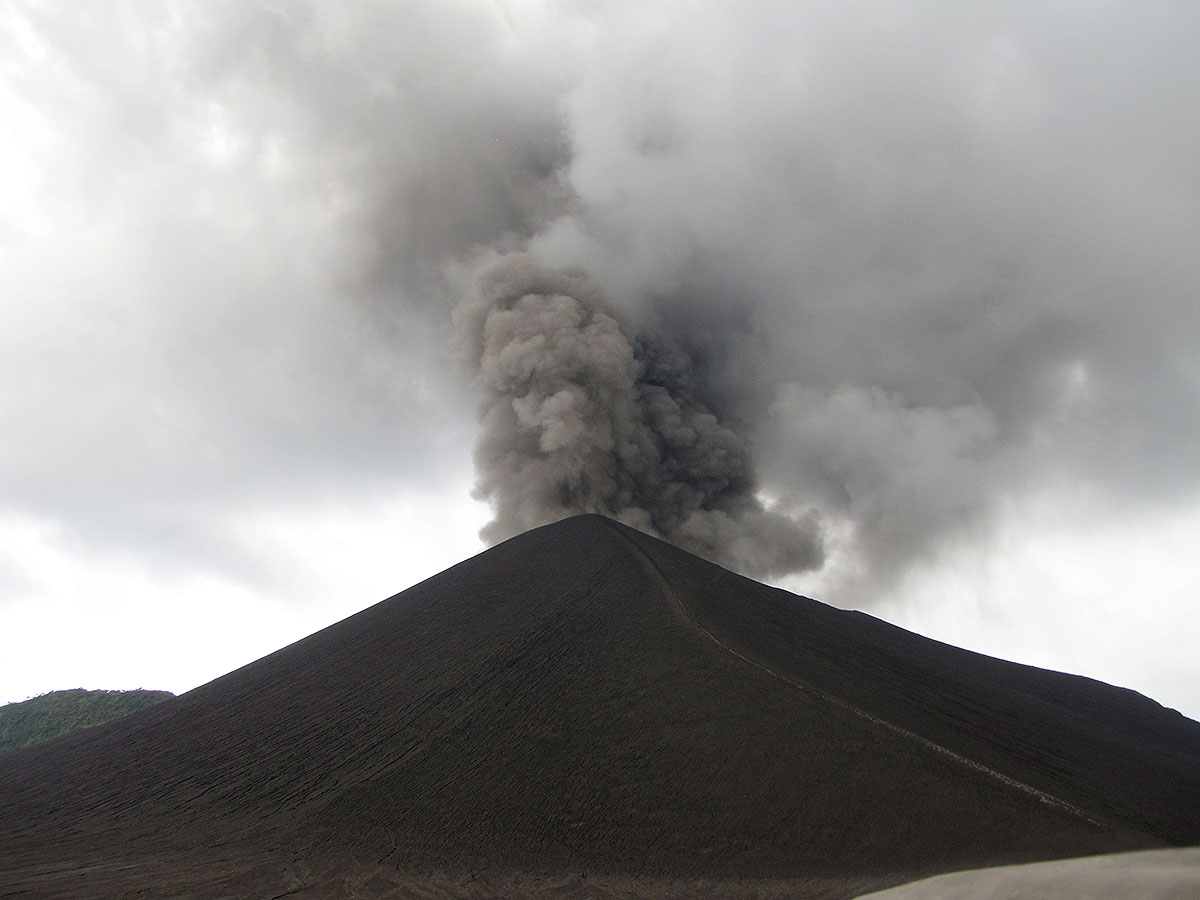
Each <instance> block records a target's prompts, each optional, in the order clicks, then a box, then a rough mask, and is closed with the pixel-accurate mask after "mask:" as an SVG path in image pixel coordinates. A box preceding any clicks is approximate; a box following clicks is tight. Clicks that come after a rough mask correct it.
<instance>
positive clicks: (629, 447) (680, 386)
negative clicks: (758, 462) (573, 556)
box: [456, 256, 823, 578]
mask: <svg viewBox="0 0 1200 900" xmlns="http://www.w3.org/2000/svg"><path fill="white" fill-rule="evenodd" d="M456 322H457V324H458V327H459V332H460V336H461V339H462V352H463V358H464V361H465V363H466V365H467V366H468V368H469V371H470V373H471V376H472V379H473V380H474V383H475V384H476V386H477V387H478V388H479V390H480V391H481V392H482V395H483V397H482V401H481V403H480V407H479V420H480V424H481V426H482V433H481V434H480V437H479V441H478V443H477V445H476V447H475V467H476V471H477V474H478V481H477V484H476V489H475V494H476V496H477V497H479V498H480V499H486V500H488V501H490V502H491V504H492V507H493V509H494V511H495V518H494V519H493V520H492V522H491V523H490V524H488V525H487V526H486V527H485V528H484V529H483V532H482V537H483V538H484V540H486V541H487V542H489V543H496V542H497V541H501V540H504V539H506V538H509V537H512V536H513V535H516V534H520V533H521V532H523V531H526V530H528V529H530V528H534V527H536V526H538V525H545V524H547V523H550V522H554V521H557V520H559V519H562V518H565V517H567V516H571V515H575V514H576V513H584V512H594V513H601V514H603V515H606V516H610V517H612V518H615V519H619V520H620V521H622V522H625V523H627V524H629V525H632V526H633V527H635V528H639V529H641V530H643V531H646V532H648V533H650V534H655V535H658V536H660V537H662V538H664V539H665V540H668V541H670V542H671V543H673V544H676V545H677V546H679V547H682V548H684V549H685V550H689V551H691V552H693V553H697V554H699V555H701V556H704V557H707V558H709V559H712V560H714V561H716V562H719V563H721V564H723V565H727V566H729V567H730V568H733V569H736V570H738V571H741V572H744V573H745V574H748V575H751V576H754V577H759V578H764V577H774V576H780V575H785V574H788V573H791V572H798V571H801V570H805V569H812V568H816V567H817V566H819V565H820V564H821V562H822V560H823V551H822V542H821V535H820V531H819V529H818V527H817V525H816V522H815V520H813V519H806V520H803V521H796V520H795V519H792V518H789V517H787V516H784V515H781V514H778V513H776V512H772V511H769V510H767V509H766V508H764V506H763V504H762V502H761V501H760V500H759V499H758V497H757V496H756V494H755V491H756V482H755V478H754V472H753V466H752V464H751V460H750V453H749V449H748V447H747V445H746V442H745V441H744V440H743V439H742V438H741V437H740V436H739V435H737V434H735V433H734V432H733V431H731V430H730V429H729V428H727V427H726V426H725V425H723V424H722V423H721V422H719V421H718V420H717V418H716V416H714V415H713V414H712V413H710V412H709V411H708V409H707V408H706V407H705V406H704V404H703V403H701V402H700V401H699V400H698V399H697V397H696V396H695V392H694V391H693V384H692V378H693V374H692V370H691V365H690V362H689V361H688V360H687V358H686V357H685V356H684V355H683V354H682V353H681V352H680V351H679V350H678V349H676V348H675V347H674V346H673V345H672V344H671V343H670V341H669V340H667V339H665V338H663V337H661V336H651V335H639V334H638V333H637V330H636V329H635V327H634V326H633V324H632V320H631V318H630V317H629V315H627V314H626V313H625V312H624V311H623V310H622V309H621V308H620V307H618V306H617V305H616V304H615V303H614V302H613V301H612V300H611V299H609V298H608V297H607V296H606V295H605V294H604V292H603V291H602V290H601V289H600V288H599V286H597V285H596V284H595V283H594V282H592V281H591V280H590V279H589V278H588V277H587V276H586V275H584V274H583V273H582V272H578V271H574V270H557V269H548V268H545V267H543V266H541V265H539V264H538V263H537V262H535V261H534V260H532V259H531V258H529V257H527V256H509V257H506V258H504V259H502V260H501V261H500V262H498V263H497V264H495V265H493V266H492V267H490V268H489V269H487V270H486V271H484V272H483V273H482V274H481V275H480V277H479V279H478V283H477V297H476V298H475V300H474V302H472V303H470V304H467V305H464V306H463V307H461V308H460V309H459V310H458V312H457V314H456Z"/></svg>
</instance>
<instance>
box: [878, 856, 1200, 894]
mask: <svg viewBox="0 0 1200 900" xmlns="http://www.w3.org/2000/svg"><path fill="white" fill-rule="evenodd" d="M868 898H870V900H1197V898H1200V847H1188V848H1185V849H1172V850H1144V851H1141V852H1138V853H1113V854H1109V855H1107V856H1089V857H1084V858H1082V859H1065V860H1055V861H1053V862H1043V863H1030V864H1028V865H1023V866H1001V867H999V868H995V869H976V870H974V871H970V872H954V873H951V874H949V875H938V876H936V877H934V878H926V879H924V880H922V881H914V882H912V883H911V884H905V885H901V886H900V887H895V888H891V889H889V890H886V891H878V892H876V893H873V894H865V895H863V897H861V898H860V900H868Z"/></svg>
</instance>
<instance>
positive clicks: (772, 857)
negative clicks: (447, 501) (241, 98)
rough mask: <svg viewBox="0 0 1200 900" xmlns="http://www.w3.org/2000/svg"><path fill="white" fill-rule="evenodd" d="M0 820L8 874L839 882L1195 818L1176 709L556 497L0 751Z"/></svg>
mask: <svg viewBox="0 0 1200 900" xmlns="http://www.w3.org/2000/svg"><path fill="white" fill-rule="evenodd" d="M0 835H3V839H2V840H0V895H5V894H6V893H7V894H12V895H14V896H21V897H30V898H41V897H44V898H50V897H61V898H76V897H78V898H83V897H86V898H88V900H100V898H108V897H111V898H119V897H128V896H134V895H142V896H188V897H191V898H193V900H209V898H212V900H215V898H227V897H231V896H283V895H285V894H286V895H288V896H295V897H305V898H310V900H315V898H318V897H355V898H369V897H380V898H382V897H388V896H423V897H456V898H462V897H469V898H473V900H475V898H484V897H494V896H506V897H526V896H528V897H533V896H536V897H539V898H565V897H574V898H578V897H582V896H592V897H595V898H610V897H627V898H634V897H639V898H647V897H655V898H659V900H673V898H683V897H707V898H718V897H719V898H735V897H736V898H745V897H750V896H756V897H759V898H767V897H772V898H773V897H779V898H782V897H788V898H792V900H798V898H805V900H817V898H820V900H844V898H849V897H854V896H857V895H858V894H861V893H863V892H865V891H868V890H874V889H878V888H883V887H887V886H891V885H895V884H898V883H901V882H905V881H910V880H912V879H914V878H919V877H923V876H927V875H932V874H936V873H941V872H948V871H952V870H955V869H964V868H972V867H979V866H989V865H1004V864H1009V863H1016V862H1028V861H1033V860H1041V859H1053V858H1064V857H1071V856H1084V855H1089V854H1097V853H1107V852H1116V851H1122V850H1134V849H1142V848H1156V847H1163V846H1167V845H1170V844H1195V843H1200V724H1198V723H1196V722H1192V721H1190V720H1187V719H1185V718H1183V717H1182V716H1180V715H1179V714H1178V713H1175V712H1173V711H1170V710H1165V709H1163V708H1162V707H1161V706H1159V705H1158V704H1156V703H1154V702H1153V701H1151V700H1148V699H1146V698H1145V697H1141V696H1139V695H1137V694H1134V693H1133V692H1131V691H1124V690H1119V689H1117V688H1113V687H1110V686H1108V685H1104V684H1100V683H1098V682H1095V681H1090V680H1088V679H1085V678H1076V677H1073V676H1068V675H1062V674H1059V673H1053V672H1046V671H1042V670H1038V669H1032V668H1030V667H1027V666H1018V665H1014V664H1012V663H1005V662H1002V661H999V660H995V659H991V658H988V657H984V656H980V655H979V654H975V653H969V652H967V651H964V650H957V649H954V648H952V647H948V646H947V645H945V644H940V643H938V642H936V641H931V640H928V639H925V638H921V637H919V636H917V635H914V634H912V633H910V632H907V631H904V630H902V629H899V628H895V627H893V626H890V625H887V624H886V623H883V622H880V621H879V620H877V619H873V618H871V617H869V616H865V615H863V614H861V613H855V612H846V611H843V610H838V609H834V608H832V607H829V606H826V605H824V604H822V603H818V602H816V601H814V600H809V599H806V598H804V597H797V596H795V595H793V594H789V593H786V592H784V591H780V590H776V589H774V588H770V587H766V586H764V585H761V584H758V583H757V582H754V581H751V580H749V579H746V578H742V577H740V576H737V575H734V574H733V573H730V572H728V571H727V570H724V569H722V568H720V567H718V566H715V565H713V564H711V563H708V562H705V561H704V560H701V559H698V558H697V557H695V556H691V555H690V554H687V553H684V552H683V551H680V550H678V549H676V548H673V547H671V546H669V545H667V544H665V543H663V542H661V541H658V540H655V539H653V538H649V537H647V536H645V535H642V534H640V533H638V532H635V531H633V530H631V529H629V528H626V527H624V526H621V525H618V524H617V523H615V522H612V521H609V520H607V519H603V518H601V517H598V516H582V517H577V518H572V519H568V520H565V521H562V522H559V523H557V524H555V525H550V526H547V527H545V528H541V529H537V530H535V531H531V532H527V533H526V534H524V535H521V536H519V537H517V538H514V539H512V540H511V541H508V542H506V543H504V544H501V545H499V546H497V547H494V548H492V549H491V550H488V551H486V552H485V553H482V554H480V555H479V556H476V557H475V558H473V559H470V560H468V561H466V562H464V563H462V564H460V565H458V566H455V567H453V568H451V569H448V570H446V571H445V572H443V573H441V574H440V575H437V576H434V577H433V578H431V579H429V580H428V581H425V582H423V583H422V584H419V585H417V586H415V587H413V588H410V589H409V590H407V591H405V592H404V593H401V594H398V595H396V596H395V597H392V598H390V599H388V600H385V601H383V602H382V603H379V604H377V605H375V606H373V607H370V608H369V609H366V610H364V611H363V612H361V613H359V614H357V615H355V616H351V617H350V618H348V619H346V620H344V621H342V622H340V623H338V624H336V625H333V626H330V627H329V628H326V629H323V630H322V631H319V632H317V633H316V634H313V635H311V636H310V637H308V638H306V639H304V640H302V641H299V642H297V643H295V644H293V645H291V646H290V647H287V648H284V649H283V650H280V651H278V652H277V653H273V654H271V655H270V656H267V657H264V658H263V659H261V660H259V661H257V662H255V663H252V664H250V665H248V666H245V667H244V668H242V669H239V670H237V671H235V672H232V673H230V674H229V675H226V676H224V677H223V678H219V679H217V680H216V681H214V682H212V683H210V684H208V685H205V686H204V687H201V688H198V689H196V690H194V691H190V692H188V693H186V694H184V695H182V696H181V697H179V698H177V699H176V700H173V701H172V702H170V703H163V704H160V705H158V706H155V707H153V708H151V709H148V710H146V711H144V712H143V713H141V714H139V715H136V716H132V717H129V718H127V719H123V720H121V721H118V722H112V723H109V724H108V725H103V726H100V727H99V728H95V729H91V730H89V731H85V732H79V733H76V734H73V735H68V736H66V737H64V738H62V739H60V740H56V741H53V742H50V743H48V744H43V745H40V746H35V747H26V748H23V749H20V750H16V751H13V752H11V753H8V754H4V755H0ZM64 847H69V850H70V855H69V856H64ZM81 873H86V874H85V875H83V874H81ZM585 879H586V880H585Z"/></svg>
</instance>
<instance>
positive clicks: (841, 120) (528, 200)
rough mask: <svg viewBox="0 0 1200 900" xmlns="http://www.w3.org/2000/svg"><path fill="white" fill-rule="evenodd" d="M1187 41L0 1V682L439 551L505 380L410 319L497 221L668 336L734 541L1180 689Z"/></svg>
mask: <svg viewBox="0 0 1200 900" xmlns="http://www.w3.org/2000/svg"><path fill="white" fill-rule="evenodd" d="M1198 37H1200V7H1197V6H1195V5H1194V4H1191V3H1183V2H1167V0H1162V2H1156V0H1136V2H1135V0H1129V2H1119V0H1113V2H1105V3H1093V2H1066V0H1046V2H1038V3H1015V2H1012V0H1007V2H995V3H992V2H972V3H942V2H934V0H929V2H910V3H897V2H894V0H878V2H853V0H850V2H843V3H837V4H828V3H816V2H787V3H784V2H764V0H739V2H737V3H734V2H708V3H694V2H684V0H656V2H653V3H647V4H629V3H618V2H604V0H563V2H559V3H554V2H548V0H547V2H542V0H406V2H404V3H391V2H383V0H378V2H370V0H351V2H345V0H343V2H339V3H336V4H335V3H312V2H308V3H305V2H270V3H258V2H250V0H228V2H226V0H203V2H200V0H196V2H182V0H178V2H172V0H165V2H150V0H146V2H140V0H135V2H118V0H95V2H89V3H86V4H79V3H70V2H65V0H63V2H54V0H10V2H8V3H6V4H4V5H3V6H2V7H0V109H2V110H3V112H4V116H3V125H2V126H0V197H3V198H4V202H3V203H2V204H0V279H2V281H0V284H2V287H0V701H5V700H20V699H24V698H25V697H27V696H30V695H33V694H37V693H41V692H44V691H48V690H54V689H60V688H68V687H76V686H84V687H92V688H131V687H147V688H165V689H168V690H172V691H176V692H179V691H183V690H186V689H189V688H191V687H195V686H196V685H198V684H200V683H203V682H205V681H207V680H209V679H211V678H214V677H216V676H218V675H221V674H223V673H224V672H226V671H228V670H230V669H232V668H235V667H237V666H239V665H242V664H244V663H246V662H249V661H251V660H252V659H254V658H256V657H258V656H261V655H263V654H264V653H267V652H270V651H271V650H274V649H277V648H278V647H280V646H282V645H284V644H286V643H288V642H290V641H292V640H295V639H297V638H299V637H302V636H304V635H305V634H307V633H309V632H311V631H313V630H315V629H316V628H319V627H322V626H324V625H326V624H330V623H332V622H334V621H336V620H338V619H340V618H343V617H344V616H346V615H348V614H350V613H353V612H355V611H357V610H358V609H361V608H363V607H365V606H367V605H369V604H370V603H373V602H375V601H377V600H380V599H383V598H384V597H386V596H388V595H390V594H392V593H395V592H396V591H398V590H401V589H403V588H405V587H408V586H409V585H411V584H413V583H415V582H416V581H418V580H420V579H421V578H424V577H426V576H428V575H431V574H434V573H435V572H437V571H439V570H441V569H442V568H445V567H446V566H448V565H450V564H452V563H454V562H457V561H459V560H461V559H463V558H465V557H467V556H469V555H471V554H473V553H475V552H478V551H479V550H481V549H482V548H483V543H482V542H481V540H480V538H479V536H478V535H479V532H480V529H481V528H483V527H484V526H485V525H486V524H487V523H488V522H489V520H490V519H491V518H492V512H491V510H490V509H489V507H488V505H487V504H486V503H482V502H479V501H477V500H473V499H472V496H471V489H472V485H473V484H474V482H475V479H476V473H475V471H474V468H473V462H472V449H473V447H474V445H475V443H476V441H477V439H478V434H479V432H480V426H479V424H478V422H477V418H476V413H477V408H478V407H479V404H480V401H481V397H482V398H483V399H484V400H485V401H486V402H487V403H489V404H492V405H493V406H494V405H495V404H496V403H497V402H499V403H500V405H501V406H503V405H504V404H505V403H508V401H507V400H505V399H503V396H501V395H499V394H497V393H495V388H494V385H491V383H490V382H489V383H486V384H485V383H484V382H483V381H481V376H480V375H479V374H478V373H474V374H473V373H472V372H471V371H470V369H469V368H468V367H466V366H465V365H464V364H463V355H464V354H463V344H464V341H467V342H469V340H470V338H469V336H466V335H463V334H458V333H456V327H457V328H460V329H461V328H463V327H464V326H463V322H464V320H465V318H469V316H465V315H464V312H463V311H464V310H470V309H472V308H476V307H478V304H479V303H481V302H485V301H486V297H485V298H483V299H482V300H481V298H480V296H479V295H478V294H477V293H476V288H475V283H476V278H477V277H478V275H479V273H480V272H483V271H485V270H488V269H489V267H495V266H496V265H498V264H499V265H500V266H505V265H511V264H512V263H511V260H512V259H514V258H516V257H513V256H512V254H517V253H524V254H529V256H528V259H532V260H534V261H536V265H537V266H541V267H544V269H542V270H539V271H545V272H549V273H551V275H549V276H547V277H549V278H550V279H551V280H553V279H555V278H560V277H565V276H561V275H556V274H553V273H556V272H559V271H560V270H563V269H565V268H567V267H575V268H578V269H581V270H583V271H584V272H586V273H587V278H588V284H591V285H595V286H596V290H600V291H603V293H604V295H605V297H606V298H607V299H605V300H604V301H603V305H604V308H605V309H609V308H612V309H617V310H620V312H618V313H614V315H616V316H617V318H618V319H620V320H621V321H623V322H627V323H628V324H627V325H626V326H622V327H624V328H626V330H627V332H628V334H629V335H630V336H631V337H630V341H631V342H633V343H637V342H638V341H642V340H643V338H641V337H637V335H653V336H654V340H655V341H660V340H661V341H662V342H664V343H663V345H664V346H667V345H669V346H670V347H671V348H673V349H672V351H671V352H672V353H675V354H682V356H679V358H680V359H683V360H684V361H685V362H686V368H687V371H688V372H689V373H690V374H689V378H690V381H689V384H688V387H687V390H686V395H687V398H688V400H687V404H693V405H692V406H688V405H687V404H684V406H685V407H687V408H689V409H691V408H695V409H703V410H704V411H706V414H707V413H708V412H711V413H712V415H713V416H714V417H715V420H716V421H717V422H718V423H719V427H718V426H714V427H715V428H718V431H717V433H718V434H719V435H720V436H721V437H722V440H724V439H725V436H726V435H727V434H728V435H736V436H737V437H736V440H737V441H739V442H742V443H740V444H739V446H741V447H744V448H745V449H744V454H745V455H746V456H747V458H750V459H752V462H753V467H754V469H755V470H756V472H757V482H756V483H757V496H756V498H752V502H753V504H755V509H756V510H757V511H758V512H756V513H755V514H756V515H759V514H760V513H761V515H763V516H769V517H771V519H770V521H771V522H774V523H778V522H782V521H784V520H791V521H792V522H793V523H796V528H799V529H801V530H802V531H803V532H804V534H806V535H808V538H812V540H814V541H818V542H819V544H820V546H821V547H822V548H823V555H822V554H814V553H813V552H810V551H811V550H812V546H814V545H813V544H812V543H811V541H810V543H808V544H805V545H804V546H805V547H806V548H807V549H806V551H805V553H804V554H802V556H803V558H804V560H805V564H804V565H802V566H798V567H797V570H796V571H794V572H793V573H792V574H778V573H776V574H775V575H774V576H773V577H774V578H775V580H776V581H777V582H778V583H781V584H783V585H784V586H786V587H789V588H791V589H794V590H797V591H800V592H803V593H808V594H811V595H813V596H816V597H818V598H819V599H823V600H825V601H827V602H830V603H833V604H835V605H839V606H844V607H855V608H861V609H865V610H867V611H869V612H872V613H874V614H876V615H879V616H882V617H884V618H887V619H889V620H890V621H893V622H896V623H897V624H900V625H903V626H905V627H908V628H911V629H913V630H917V631H920V632H922V633H925V634H928V635H930V636H933V637H937V638H939V639H943V640H948V641H950V642H952V643H956V644H959V645H962V646H967V647H970V648H972V649H978V650H981V651H983V652H987V653H990V654H993V655H997V656H1003V657H1006V658H1011V659H1017V660H1020V661H1023V662H1030V663H1033V664H1037V665H1042V666H1047V667H1051V668H1056V669H1062V670H1066V671H1071V672H1077V673H1080V674H1086V675H1090V676H1093V677H1097V678H1100V679H1102V680H1105V681H1110V682H1113V683H1116V684H1120V685H1124V686H1128V687H1133V688H1135V689H1137V690H1139V691H1142V692H1143V693H1146V694H1148V695H1150V696H1152V697H1154V698H1155V699H1157V700H1159V701H1160V702H1162V703H1164V704H1166V705H1169V706H1174V707H1176V708H1178V709H1181V710H1182V711H1184V712H1185V713H1187V714H1188V715H1190V716H1192V717H1200V654H1197V653H1196V651H1195V648H1196V647H1197V646H1200V616H1198V615H1197V608H1196V602H1195V600H1194V594H1195V585H1196V583H1197V577H1198V576H1200V561H1198V560H1200V555H1198V554H1197V553H1196V550H1195V547H1196V544H1197V537H1198V536H1200V472H1198V471H1197V465H1196V463H1197V460H1198V459H1200V303H1198V302H1197V301H1198V300H1200V253H1198V252H1197V249H1196V248H1197V247H1200V167H1198V166H1197V165H1196V159H1197V150H1198V149H1200V116H1197V115H1196V110H1197V108H1198V100H1200V57H1198V56H1197V54H1196V52H1195V46H1196V40H1197V38H1198ZM531 264H532V263H531ZM492 271H496V270H495V269H494V268H493V269H492ZM571 277H574V276H571ZM589 290H591V288H589ZM455 310H458V311H459V312H458V314H457V316H456V314H455ZM456 323H457V326H456ZM639 346H640V345H639ZM489 391H491V392H492V393H489ZM497 397H500V400H499V401H497ZM730 440H733V438H730ZM739 452H743V451H739ZM489 484H491V482H489ZM487 490H488V492H489V494H488V495H489V496H490V497H492V499H493V500H495V499H496V497H497V496H498V495H497V494H496V492H495V491H496V489H495V488H494V487H488V488H487ZM739 502H740V501H739ZM763 510H765V512H763ZM764 521H765V520H764ZM772 527H774V526H772ZM789 527H790V526H789ZM494 531H495V528H493V532H494ZM797 533H798V532H797ZM808 538H806V540H808ZM818 560H820V564H819V565H817V567H816V568H812V566H814V565H816V564H817V562H818Z"/></svg>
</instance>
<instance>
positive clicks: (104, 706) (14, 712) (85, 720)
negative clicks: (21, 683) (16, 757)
mask: <svg viewBox="0 0 1200 900" xmlns="http://www.w3.org/2000/svg"><path fill="white" fill-rule="evenodd" d="M173 696H175V695H174V694H172V693H171V692H170V691H140V690H139V691H86V690H84V689H83V688H74V689H73V690H69V691H51V692H50V693H49V694H42V695H41V696H38V697H33V698H32V699H30V700H25V701H22V702H20V703H7V704H5V705H4V706H0V753H3V752H4V751H6V750H15V749H16V748H17V747H27V746H28V745H30V744H37V743H40V742H41V741H48V740H50V739H51V738H56V737H58V736H59V735H62V734H68V733H70V732H72V731H77V730H79V729H80V728H88V727H90V726H92V725H103V724H104V723H105V722H111V721H112V720H113V719H120V718H121V717H122V716H127V715H129V714H130V713H135V712H138V711H139V710H142V709H145V708H146V707H148V706H153V705H154V704H155V703H161V702H162V701H163V700H168V699H170V698H171V697H173Z"/></svg>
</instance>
